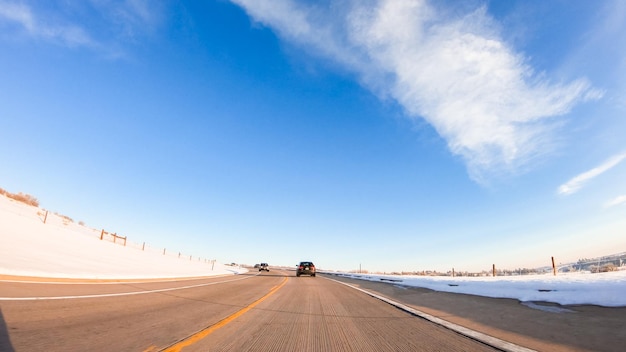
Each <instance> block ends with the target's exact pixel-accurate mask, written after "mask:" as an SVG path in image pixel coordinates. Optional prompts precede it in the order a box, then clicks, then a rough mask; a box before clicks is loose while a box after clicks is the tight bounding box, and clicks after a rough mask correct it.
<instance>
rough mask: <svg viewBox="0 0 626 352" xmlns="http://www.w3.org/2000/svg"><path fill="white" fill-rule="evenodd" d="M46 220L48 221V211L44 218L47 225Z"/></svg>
mask: <svg viewBox="0 0 626 352" xmlns="http://www.w3.org/2000/svg"><path fill="white" fill-rule="evenodd" d="M46 220H48V211H47V210H46V215H45V216H44V217H43V223H44V224H45V223H46Z"/></svg>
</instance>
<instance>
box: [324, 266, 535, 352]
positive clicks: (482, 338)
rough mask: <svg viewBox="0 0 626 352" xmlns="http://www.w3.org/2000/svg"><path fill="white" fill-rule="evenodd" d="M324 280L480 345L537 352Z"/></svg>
mask: <svg viewBox="0 0 626 352" xmlns="http://www.w3.org/2000/svg"><path fill="white" fill-rule="evenodd" d="M324 279H326V280H331V281H334V282H337V283H340V284H342V285H345V286H348V287H350V288H352V289H355V290H357V291H361V292H363V293H365V294H367V295H369V296H371V297H374V298H376V299H379V300H381V301H383V302H385V303H387V304H390V305H392V306H394V307H396V308H398V309H401V310H403V311H405V312H407V313H409V314H412V315H415V316H417V317H420V318H422V319H426V320H428V321H430V322H432V323H434V324H437V325H440V326H442V327H444V328H446V329H449V330H452V331H454V332H456V333H459V334H461V335H463V336H466V337H468V338H470V339H473V340H476V341H479V342H481V343H484V344H485V345H488V346H491V347H494V348H497V349H499V350H502V351H506V352H537V351H536V350H533V349H530V348H527V347H523V346H519V345H516V344H514V343H512V342H508V341H504V340H502V339H499V338H497V337H493V336H490V335H487V334H483V333H481V332H478V331H474V330H471V329H468V328H466V327H464V326H461V325H458V324H455V323H451V322H449V321H446V320H443V319H441V318H437V317H435V316H432V315H430V314H428V313H424V312H422V311H420V310H417V309H415V308H412V307H409V306H407V305H405V304H403V303H400V302H397V301H394V300H392V299H390V298H387V297H385V296H382V295H379V294H377V293H373V292H370V291H368V290H364V289H362V288H359V287H356V286H353V285H351V284H348V283H345V282H341V281H338V280H335V279H331V278H327V277H325V278H324Z"/></svg>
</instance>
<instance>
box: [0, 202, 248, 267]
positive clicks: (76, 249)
mask: <svg viewBox="0 0 626 352" xmlns="http://www.w3.org/2000/svg"><path fill="white" fill-rule="evenodd" d="M45 213H46V212H45V210H42V209H39V208H37V207H33V206H29V205H26V204H23V203H20V202H17V201H15V200H12V199H9V198H7V197H5V196H2V195H0V275H15V276H37V277H54V278H85V279H141V278H171V277H193V276H209V275H225V274H236V273H239V272H245V271H247V270H246V269H243V268H238V267H231V266H226V265H222V264H220V263H218V262H215V261H213V260H210V259H205V258H198V257H195V258H189V256H181V257H180V258H179V257H178V253H166V254H167V255H164V254H163V249H159V250H156V249H154V248H146V249H145V250H142V247H141V246H138V245H136V244H131V243H127V245H126V246H123V245H122V244H121V243H122V240H121V239H116V242H117V243H113V241H112V240H113V237H112V236H110V235H109V236H105V239H104V240H100V235H101V230H96V229H91V228H89V227H86V226H81V225H79V224H76V223H74V222H71V221H68V220H67V219H65V218H63V217H62V216H58V215H55V214H52V213H49V214H48V216H47V218H46V216H45ZM44 219H45V220H46V223H45V224H44Z"/></svg>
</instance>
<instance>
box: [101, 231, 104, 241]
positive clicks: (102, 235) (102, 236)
mask: <svg viewBox="0 0 626 352" xmlns="http://www.w3.org/2000/svg"><path fill="white" fill-rule="evenodd" d="M103 238H104V229H102V232H100V241H102V239H103Z"/></svg>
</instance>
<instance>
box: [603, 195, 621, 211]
mask: <svg viewBox="0 0 626 352" xmlns="http://www.w3.org/2000/svg"><path fill="white" fill-rule="evenodd" d="M620 204H626V195H621V196H618V197H616V198H615V199H613V200H611V201H610V202H608V203H606V204H605V206H604V207H605V208H610V207H614V206H617V205H620Z"/></svg>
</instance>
